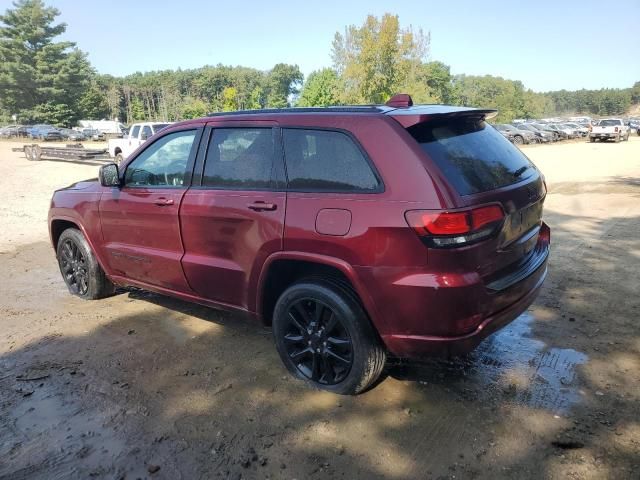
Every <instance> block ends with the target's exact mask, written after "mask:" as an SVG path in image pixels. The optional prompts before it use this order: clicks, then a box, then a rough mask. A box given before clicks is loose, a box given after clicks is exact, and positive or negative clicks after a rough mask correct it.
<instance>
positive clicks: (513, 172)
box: [408, 118, 537, 195]
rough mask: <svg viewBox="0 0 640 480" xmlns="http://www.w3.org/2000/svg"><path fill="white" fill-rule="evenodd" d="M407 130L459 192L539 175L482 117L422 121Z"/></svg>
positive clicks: (501, 184)
mask: <svg viewBox="0 0 640 480" xmlns="http://www.w3.org/2000/svg"><path fill="white" fill-rule="evenodd" d="M408 131H409V133H410V134H411V135H412V136H413V138H415V139H416V140H417V142H418V143H419V144H420V146H421V147H422V149H423V150H424V151H425V152H426V153H427V155H429V157H430V158H431V159H432V160H433V161H434V162H435V163H436V164H437V165H438V167H439V168H440V170H442V173H443V174H444V175H445V177H446V178H447V179H448V180H449V181H450V182H451V183H452V184H453V186H454V187H455V189H456V190H457V191H458V193H459V194H460V195H471V194H474V193H480V192H486V191H489V190H495V189H496V188H500V187H505V186H507V185H511V184H513V183H517V182H519V181H521V180H524V179H526V178H529V177H531V176H533V175H537V171H536V169H535V167H533V164H532V163H531V162H530V161H529V160H528V159H527V157H525V156H524V155H523V154H522V153H521V152H520V150H518V148H516V147H514V146H513V145H512V144H511V142H509V141H508V140H507V139H506V138H504V137H503V136H502V135H501V134H500V133H498V132H497V131H496V130H495V129H494V128H491V126H490V125H488V124H487V123H485V122H484V121H482V120H478V119H471V118H467V119H459V120H453V121H451V120H449V121H443V122H428V123H421V124H418V125H414V126H413V127H410V128H409V129H408Z"/></svg>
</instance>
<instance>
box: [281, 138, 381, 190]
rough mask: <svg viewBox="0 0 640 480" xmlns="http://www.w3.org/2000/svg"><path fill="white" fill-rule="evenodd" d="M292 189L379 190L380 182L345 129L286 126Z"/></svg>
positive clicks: (288, 175) (285, 142)
mask: <svg viewBox="0 0 640 480" xmlns="http://www.w3.org/2000/svg"><path fill="white" fill-rule="evenodd" d="M283 137H284V154H285V161H286V165H287V177H288V180H289V189H290V190H298V191H313V192H315V191H328V192H377V191H379V190H380V182H379V181H378V178H377V176H376V175H375V173H374V172H373V170H372V168H371V166H370V165H369V162H368V161H367V159H366V157H365V156H364V154H363V152H362V151H361V150H360V148H359V147H358V146H357V145H356V143H355V142H354V141H353V140H352V139H351V137H349V136H348V135H346V134H345V133H342V132H337V131H330V130H307V129H298V128H295V129H294V128H289V129H284V130H283Z"/></svg>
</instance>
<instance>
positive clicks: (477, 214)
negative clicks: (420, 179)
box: [405, 205, 504, 248]
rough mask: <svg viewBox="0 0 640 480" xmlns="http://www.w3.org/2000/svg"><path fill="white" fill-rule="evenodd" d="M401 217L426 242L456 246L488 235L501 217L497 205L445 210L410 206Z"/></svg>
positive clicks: (501, 211)
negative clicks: (451, 210)
mask: <svg viewBox="0 0 640 480" xmlns="http://www.w3.org/2000/svg"><path fill="white" fill-rule="evenodd" d="M405 218H406V219H407V222H408V223H409V226H411V227H412V228H413V229H414V230H415V231H416V233H417V234H418V235H419V236H420V238H421V239H423V240H424V241H425V243H427V244H428V245H429V246H432V247H439V248H447V247H460V246H464V245H468V244H470V243H474V242H478V241H480V240H484V239H486V238H489V237H491V236H492V235H493V234H494V233H496V232H497V230H498V227H499V226H500V225H501V224H502V221H503V219H504V211H503V210H502V207H500V206H499V205H488V206H484V207H478V208H474V209H470V210H461V211H460V210H459V211H455V212H447V211H440V210H437V211H436V210H410V211H408V212H406V213H405Z"/></svg>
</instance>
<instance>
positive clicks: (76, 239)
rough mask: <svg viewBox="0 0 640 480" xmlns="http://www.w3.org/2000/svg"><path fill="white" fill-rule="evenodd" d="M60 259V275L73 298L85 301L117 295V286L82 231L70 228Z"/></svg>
mask: <svg viewBox="0 0 640 480" xmlns="http://www.w3.org/2000/svg"><path fill="white" fill-rule="evenodd" d="M56 256H57V258H58V266H59V267H60V273H61V274H62V278H63V280H64V283H65V284H66V285H67V288H68V289H69V292H70V293H71V294H73V295H76V296H78V297H80V298H83V299H85V300H97V299H99V298H104V297H108V296H110V295H113V294H114V292H115V285H114V284H113V283H111V281H110V280H109V279H108V278H107V276H106V275H105V273H104V270H102V267H100V264H98V261H97V260H96V257H95V255H94V254H93V252H92V251H91V247H90V246H89V243H88V242H87V240H86V239H85V238H84V235H82V233H81V232H80V230H77V229H75V228H68V229H66V230H65V231H64V232H62V234H61V235H60V238H59V239H58V245H57V246H56Z"/></svg>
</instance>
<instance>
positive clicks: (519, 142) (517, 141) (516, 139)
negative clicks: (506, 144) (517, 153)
mask: <svg viewBox="0 0 640 480" xmlns="http://www.w3.org/2000/svg"><path fill="white" fill-rule="evenodd" d="M513 143H515V144H516V145H522V144H523V143H524V138H522V137H521V136H520V135H516V136H515V137H513Z"/></svg>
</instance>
